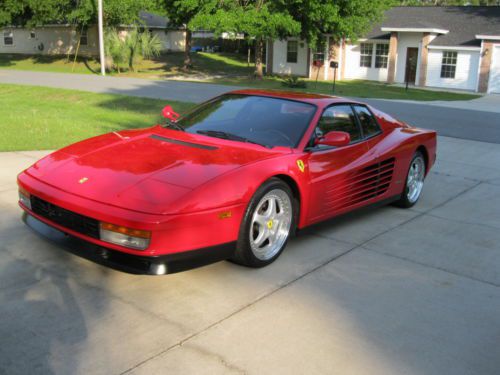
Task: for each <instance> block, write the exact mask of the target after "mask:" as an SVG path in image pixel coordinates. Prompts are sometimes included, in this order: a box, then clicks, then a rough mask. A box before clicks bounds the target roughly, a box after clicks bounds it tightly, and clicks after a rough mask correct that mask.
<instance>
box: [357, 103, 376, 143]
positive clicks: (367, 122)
mask: <svg viewBox="0 0 500 375" xmlns="http://www.w3.org/2000/svg"><path fill="white" fill-rule="evenodd" d="M354 110H355V111H356V114H357V115H358V119H359V122H360V124H361V128H362V129H363V137H364V138H370V137H373V136H374V135H376V134H378V133H380V127H379V126H378V123H377V120H375V117H374V116H373V115H372V113H371V112H370V111H369V110H368V108H366V107H365V106H361V105H355V106H354Z"/></svg>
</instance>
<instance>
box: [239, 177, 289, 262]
mask: <svg viewBox="0 0 500 375" xmlns="http://www.w3.org/2000/svg"><path fill="white" fill-rule="evenodd" d="M295 216H296V204H295V199H294V196H293V193H292V191H291V189H290V187H289V186H288V185H287V184H286V183H284V182H283V181H282V180H280V179H278V178H272V179H270V180H268V181H266V182H265V183H264V184H263V185H262V186H261V187H260V188H259V189H258V190H257V192H256V193H255V195H254V196H253V198H252V200H251V201H250V204H249V205H248V208H247V210H246V213H245V216H244V218H243V222H242V224H241V228H240V234H239V238H238V243H237V246H236V252H235V254H234V256H233V258H232V259H231V260H232V261H234V262H235V263H238V264H241V265H244V266H248V267H263V266H266V265H268V264H270V263H272V262H273V261H275V260H276V259H277V258H278V257H279V255H280V254H281V252H282V251H283V249H284V248H285V246H286V244H287V242H288V239H289V238H290V235H291V234H292V233H293V230H294V228H295Z"/></svg>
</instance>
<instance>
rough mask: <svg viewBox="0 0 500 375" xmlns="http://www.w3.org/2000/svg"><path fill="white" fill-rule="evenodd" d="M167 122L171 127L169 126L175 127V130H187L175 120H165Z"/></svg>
mask: <svg viewBox="0 0 500 375" xmlns="http://www.w3.org/2000/svg"><path fill="white" fill-rule="evenodd" d="M165 124H166V125H167V126H168V127H169V128H174V129H175V130H180V131H181V132H185V131H186V130H185V129H184V128H183V127H182V126H180V125H179V124H176V123H175V122H172V121H170V120H168V119H167V120H166V121H165Z"/></svg>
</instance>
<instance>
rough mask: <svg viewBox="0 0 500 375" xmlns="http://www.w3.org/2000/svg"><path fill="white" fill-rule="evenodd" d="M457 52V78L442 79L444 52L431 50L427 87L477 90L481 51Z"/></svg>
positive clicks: (428, 62)
mask: <svg viewBox="0 0 500 375" xmlns="http://www.w3.org/2000/svg"><path fill="white" fill-rule="evenodd" d="M457 52H458V53H457V66H456V71H455V78H441V63H442V59H443V50H438V49H430V48H429V55H428V60H427V83H426V86H430V87H443V88H450V89H463V90H476V87H477V72H478V69H479V51H460V50H457Z"/></svg>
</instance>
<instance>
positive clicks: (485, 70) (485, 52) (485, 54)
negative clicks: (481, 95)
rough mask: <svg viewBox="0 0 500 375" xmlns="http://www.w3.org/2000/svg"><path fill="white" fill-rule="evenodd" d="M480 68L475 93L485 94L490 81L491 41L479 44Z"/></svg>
mask: <svg viewBox="0 0 500 375" xmlns="http://www.w3.org/2000/svg"><path fill="white" fill-rule="evenodd" d="M481 46H482V47H481V66H480V67H479V82H478V85H477V91H479V92H487V91H488V81H489V79H490V68H491V55H492V54H493V43H492V41H491V40H483V43H482V44H481Z"/></svg>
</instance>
